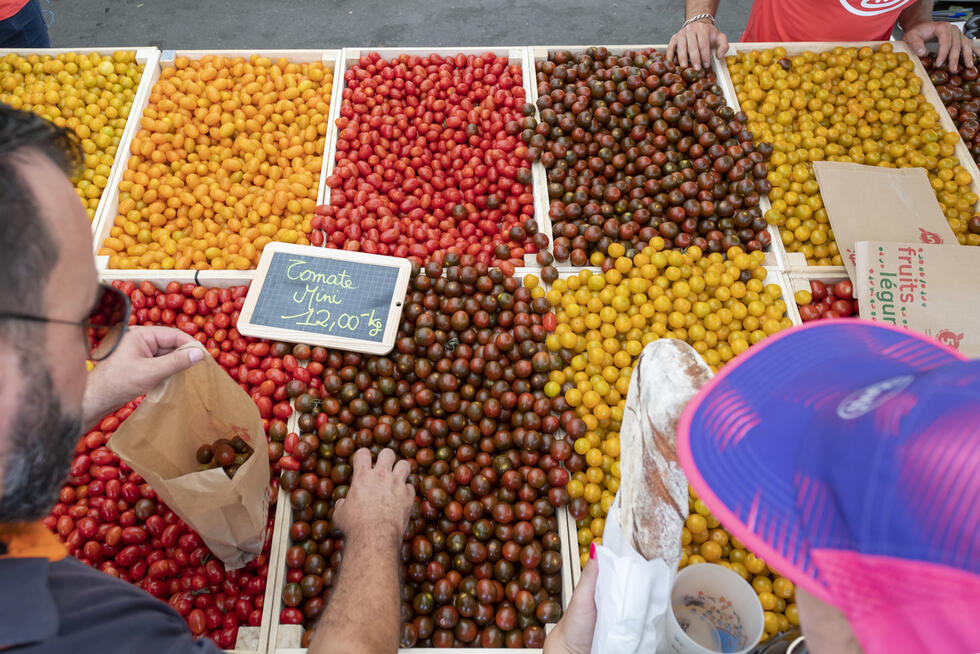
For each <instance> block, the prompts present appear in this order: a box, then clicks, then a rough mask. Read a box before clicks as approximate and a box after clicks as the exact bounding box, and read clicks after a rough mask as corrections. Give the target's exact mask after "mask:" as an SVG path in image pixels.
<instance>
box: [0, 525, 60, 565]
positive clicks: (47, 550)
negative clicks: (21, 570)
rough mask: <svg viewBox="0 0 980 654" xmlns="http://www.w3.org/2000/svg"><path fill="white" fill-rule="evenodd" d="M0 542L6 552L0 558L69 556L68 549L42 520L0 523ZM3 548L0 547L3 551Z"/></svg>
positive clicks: (54, 558)
mask: <svg viewBox="0 0 980 654" xmlns="http://www.w3.org/2000/svg"><path fill="white" fill-rule="evenodd" d="M0 544H2V545H3V546H5V548H6V552H3V553H2V554H0V558H40V559H48V560H49V561H58V560H60V559H63V558H65V557H66V556H68V550H66V549H65V546H64V545H63V544H62V543H61V541H59V540H58V538H57V537H56V536H55V535H54V534H53V533H51V531H50V530H49V529H48V528H47V527H45V526H44V525H42V524H41V523H40V522H30V523H26V524H18V525H0ZM2 550H3V548H0V552H2Z"/></svg>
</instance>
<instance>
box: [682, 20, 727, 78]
mask: <svg viewBox="0 0 980 654" xmlns="http://www.w3.org/2000/svg"><path fill="white" fill-rule="evenodd" d="M702 15H703V16H704V17H703V18H698V19H697V20H693V21H691V22H685V24H684V26H683V27H681V29H680V30H678V31H677V34H674V35H673V36H672V37H670V43H669V44H668V45H667V59H668V60H671V59H674V57H675V56H676V58H677V63H679V64H680V65H681V66H688V65H690V66H691V67H693V68H695V69H696V70H700V69H702V68H710V67H711V53H712V51H714V52H716V53H717V54H718V56H719V57H724V56H725V53H726V52H728V37H727V36H725V34H724V32H722V31H721V30H720V29H718V28H717V27H716V26H715V21H714V19H713V18H711V16H710V14H702Z"/></svg>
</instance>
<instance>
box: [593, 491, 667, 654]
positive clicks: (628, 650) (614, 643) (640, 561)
mask: <svg viewBox="0 0 980 654" xmlns="http://www.w3.org/2000/svg"><path fill="white" fill-rule="evenodd" d="M617 499H618V498H617ZM615 504H616V502H614V503H613V508H612V509H611V510H610V512H609V515H608V516H607V517H606V526H605V527H604V528H603V532H602V542H603V544H602V545H596V548H595V555H596V560H597V562H598V564H599V577H598V579H597V580H596V587H595V604H596V608H597V616H596V627H595V635H594V636H593V638H592V654H633V653H634V652H636V653H640V652H642V653H643V654H652V652H655V651H656V650H657V646H658V645H659V643H660V641H661V640H662V639H663V636H664V632H665V631H666V622H665V616H666V614H667V610H668V608H669V607H670V588H671V586H672V585H673V582H674V575H675V573H674V571H673V570H670V569H669V568H668V567H667V564H666V563H665V562H664V560H663V559H654V560H653V561H647V560H646V559H644V558H643V557H642V556H640V554H639V553H638V552H637V551H636V550H635V549H633V546H632V545H630V543H629V541H628V540H627V539H626V538H624V537H623V532H622V530H621V528H620V526H619V522H618V520H617V517H616V514H617V511H616V508H615Z"/></svg>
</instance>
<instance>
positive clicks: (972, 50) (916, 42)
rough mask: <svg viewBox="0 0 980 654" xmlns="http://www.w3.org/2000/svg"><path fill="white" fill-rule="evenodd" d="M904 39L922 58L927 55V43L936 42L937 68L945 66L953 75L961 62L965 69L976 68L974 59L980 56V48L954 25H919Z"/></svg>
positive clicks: (939, 23) (933, 22)
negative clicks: (937, 47) (937, 46)
mask: <svg viewBox="0 0 980 654" xmlns="http://www.w3.org/2000/svg"><path fill="white" fill-rule="evenodd" d="M903 38H904V40H905V42H906V43H907V44H908V45H909V47H910V48H912V52H914V53H915V54H917V55H918V56H920V57H921V56H923V55H924V54H926V42H927V41H936V42H937V43H938V45H939V49H938V50H937V51H936V66H937V67H939V66H943V65H944V64H945V65H946V66H947V67H948V68H949V71H950V72H951V73H955V72H957V71H958V70H959V68H960V62H961V61H962V62H963V67H964V68H976V63H974V60H973V58H974V56H975V55H980V46H977V45H974V43H973V40H972V39H970V38H968V37H967V36H966V34H964V33H963V32H962V30H960V28H958V27H957V26H956V25H953V24H952V23H945V22H935V21H929V22H924V23H919V24H917V25H915V26H914V27H911V28H909V29H908V30H907V31H906V32H905V36H904V37H903Z"/></svg>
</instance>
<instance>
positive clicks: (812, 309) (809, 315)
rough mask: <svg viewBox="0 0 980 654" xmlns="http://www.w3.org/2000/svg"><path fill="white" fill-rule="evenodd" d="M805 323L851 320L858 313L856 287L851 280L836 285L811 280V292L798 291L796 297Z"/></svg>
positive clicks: (844, 280)
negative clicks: (832, 319)
mask: <svg viewBox="0 0 980 654" xmlns="http://www.w3.org/2000/svg"><path fill="white" fill-rule="evenodd" d="M794 298H795V299H796V304H797V306H798V307H799V309H800V318H801V319H802V320H803V322H810V321H811V320H826V319H830V318H850V317H851V316H856V315H857V313H858V303H857V300H856V299H854V285H853V284H852V283H851V280H849V279H843V280H841V281H839V282H837V283H835V284H825V283H824V282H822V281H819V280H816V279H812V280H810V290H809V291H807V290H801V291H797V292H796V294H795V295H794Z"/></svg>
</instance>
